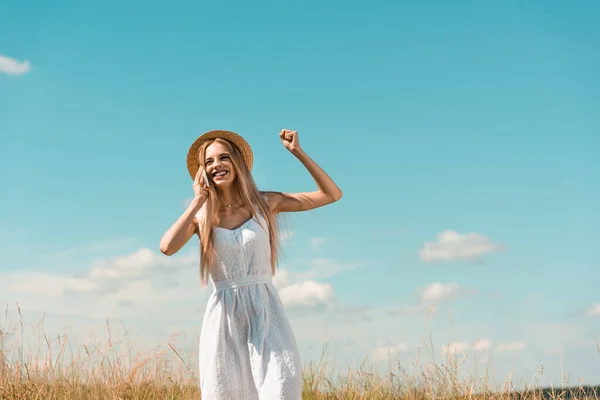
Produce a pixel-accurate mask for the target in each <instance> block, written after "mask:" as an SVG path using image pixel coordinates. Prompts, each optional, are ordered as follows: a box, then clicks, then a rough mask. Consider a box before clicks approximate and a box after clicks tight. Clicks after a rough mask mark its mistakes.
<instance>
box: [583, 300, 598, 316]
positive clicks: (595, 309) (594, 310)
mask: <svg viewBox="0 0 600 400" xmlns="http://www.w3.org/2000/svg"><path fill="white" fill-rule="evenodd" d="M585 313H586V315H589V316H591V317H595V316H600V303H596V304H592V305H591V306H590V308H588V309H587V311H586V312H585Z"/></svg>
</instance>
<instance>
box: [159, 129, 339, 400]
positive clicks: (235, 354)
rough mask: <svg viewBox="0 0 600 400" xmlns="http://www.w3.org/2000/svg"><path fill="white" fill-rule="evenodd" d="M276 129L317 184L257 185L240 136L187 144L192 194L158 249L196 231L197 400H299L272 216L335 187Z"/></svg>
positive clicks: (170, 249)
mask: <svg viewBox="0 0 600 400" xmlns="http://www.w3.org/2000/svg"><path fill="white" fill-rule="evenodd" d="M279 136H280V139H281V141H282V143H283V145H284V146H285V148H286V149H287V150H289V151H290V152H291V153H292V154H293V155H294V156H295V157H296V158H297V159H298V160H299V161H300V162H301V163H302V164H303V165H304V166H305V167H306V169H307V170H308V172H309V173H310V174H311V175H312V177H313V178H314V180H315V183H316V185H317V188H318V190H316V191H313V192H306V193H279V192H260V191H259V190H258V189H257V187H256V184H255V183H254V180H253V179H252V175H251V170H252V163H253V155H252V150H251V148H250V146H249V145H248V143H247V142H246V141H245V140H244V139H243V138H242V137H241V136H239V135H238V134H236V133H233V132H230V131H210V132H207V133H205V134H203V135H202V136H200V137H199V138H198V139H196V141H195V142H194V143H193V144H192V146H191V147H190V149H189V151H188V157H187V166H188V170H189V173H190V176H191V177H192V178H193V179H194V183H193V189H194V200H193V201H192V202H191V204H190V205H189V207H188V208H187V209H186V210H185V212H184V213H183V214H182V215H181V216H180V217H179V219H178V220H177V221H176V222H175V223H174V224H173V226H171V227H170V228H169V229H168V230H167V231H166V232H165V234H164V235H163V237H162V239H161V242H160V250H161V251H162V252H163V253H164V254H166V255H172V254H175V253H177V251H179V249H181V248H182V247H183V246H184V245H185V244H186V243H187V242H188V240H189V239H190V238H191V237H192V236H193V235H194V234H196V235H198V237H199V239H200V259H201V261H200V277H201V281H202V284H203V285H206V284H207V283H208V281H209V280H211V281H212V283H213V286H214V292H213V293H212V294H211V296H210V298H209V300H208V304H207V307H206V311H205V314H204V319H203V323H202V328H201V332H200V356H199V366H200V388H201V391H202V398H203V399H204V400H225V399H227V400H251V399H260V400H265V399H269V400H274V399H286V400H287V399H290V400H292V399H293V400H296V399H301V393H302V366H301V363H300V356H299V353H298V347H297V343H296V339H295V337H294V333H293V331H292V328H291V325H290V323H289V322H288V319H287V316H286V314H285V311H284V308H283V304H282V302H281V300H280V298H279V295H278V293H277V291H276V289H275V287H274V286H273V283H272V276H273V274H274V273H275V271H276V265H277V255H278V248H279V238H278V235H277V214H278V213H282V212H296V211H306V210H312V209H315V208H317V207H322V206H324V205H327V204H330V203H333V202H335V201H337V200H339V199H340V198H341V197H342V192H341V190H340V189H339V188H338V187H337V185H336V184H335V183H334V182H333V181H332V180H331V178H330V177H329V176H328V175H327V174H326V173H325V172H324V171H323V170H322V169H321V168H320V167H319V166H318V165H317V164H316V163H315V162H314V161H313V160H311V159H310V157H308V156H307V155H306V153H305V152H304V151H303V150H302V148H301V147H300V142H299V141H298V133H297V132H296V131H292V130H287V129H284V130H282V131H281V133H280V134H279Z"/></svg>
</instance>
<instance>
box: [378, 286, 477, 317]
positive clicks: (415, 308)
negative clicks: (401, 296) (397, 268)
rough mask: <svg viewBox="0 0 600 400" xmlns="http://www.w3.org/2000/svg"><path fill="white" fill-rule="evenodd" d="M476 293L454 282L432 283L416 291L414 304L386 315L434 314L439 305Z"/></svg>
mask: <svg viewBox="0 0 600 400" xmlns="http://www.w3.org/2000/svg"><path fill="white" fill-rule="evenodd" d="M476 293H477V291H476V290H473V289H467V288H463V287H461V286H459V285H458V284H457V283H455V282H450V283H439V282H433V283H430V284H428V285H427V286H425V287H423V288H421V289H420V290H418V291H417V296H416V303H415V304H412V305H410V306H406V307H400V308H397V309H394V310H392V311H390V312H389V313H388V314H389V315H394V316H397V315H416V314H422V313H425V312H435V310H436V307H437V306H438V305H439V304H440V303H450V302H452V301H454V300H456V299H458V298H460V297H463V296H468V295H474V294H476Z"/></svg>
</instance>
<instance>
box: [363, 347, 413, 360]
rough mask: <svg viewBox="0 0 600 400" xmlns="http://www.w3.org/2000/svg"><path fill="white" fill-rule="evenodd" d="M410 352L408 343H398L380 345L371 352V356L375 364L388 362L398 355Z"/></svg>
mask: <svg viewBox="0 0 600 400" xmlns="http://www.w3.org/2000/svg"><path fill="white" fill-rule="evenodd" d="M406 351H408V345H407V344H406V343H397V344H391V345H385V344H380V345H379V346H377V347H375V348H374V349H373V350H371V352H370V355H371V358H372V359H373V361H374V362H380V361H388V360H390V359H392V360H393V359H394V358H395V357H396V356H397V355H398V354H400V353H405V352H406Z"/></svg>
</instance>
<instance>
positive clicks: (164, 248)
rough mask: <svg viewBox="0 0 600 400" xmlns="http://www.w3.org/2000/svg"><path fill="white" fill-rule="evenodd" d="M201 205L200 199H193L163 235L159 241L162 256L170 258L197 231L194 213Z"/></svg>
mask: <svg viewBox="0 0 600 400" xmlns="http://www.w3.org/2000/svg"><path fill="white" fill-rule="evenodd" d="M203 203H204V201H202V200H201V199H199V198H194V200H192V202H191V203H190V205H189V206H188V208H187V209H186V210H185V211H184V213H183V214H181V216H180V217H179V218H178V219H177V221H175V223H174V224H173V225H172V226H171V227H170V228H169V229H168V230H167V231H166V232H165V233H164V235H163V236H162V238H161V239H160V251H161V252H162V253H163V254H165V255H167V256H172V255H173V254H175V253H177V252H178V251H179V250H180V249H181V248H182V247H183V246H184V245H185V244H186V243H187V242H188V241H189V240H190V238H191V237H192V236H193V235H194V233H195V232H197V231H198V220H197V219H196V213H198V211H199V210H200V208H201V207H202V204H203Z"/></svg>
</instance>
